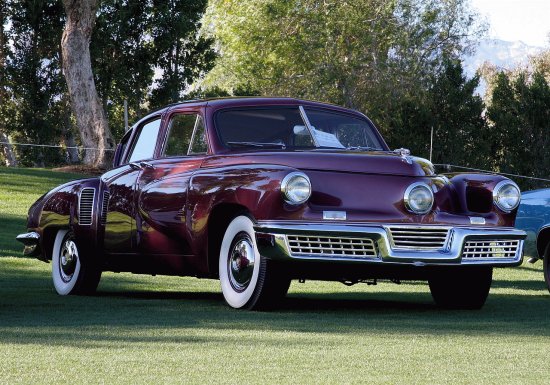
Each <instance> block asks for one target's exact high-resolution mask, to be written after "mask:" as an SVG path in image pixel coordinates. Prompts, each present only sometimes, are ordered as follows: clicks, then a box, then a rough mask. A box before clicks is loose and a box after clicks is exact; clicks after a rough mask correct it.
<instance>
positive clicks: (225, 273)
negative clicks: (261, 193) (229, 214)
mask: <svg viewBox="0 0 550 385" xmlns="http://www.w3.org/2000/svg"><path fill="white" fill-rule="evenodd" d="M218 268H219V273H220V283H221V288H222V293H223V297H224V298H225V301H226V302H227V304H228V305H229V306H231V307H233V308H235V309H251V310H252V309H254V310H256V309H268V308H272V307H274V306H275V305H276V304H277V303H278V300H280V299H281V298H282V297H284V296H285V295H286V293H287V291H288V287H289V286H290V278H288V276H287V275H286V274H285V272H284V271H283V270H282V268H281V266H278V265H276V264H275V263H274V262H273V261H271V260H268V259H266V258H264V257H262V256H261V255H260V253H259V252H258V247H257V245H256V236H255V233H254V224H253V222H252V220H251V219H250V218H249V217H247V216H245V215H239V216H237V217H236V218H234V219H233V220H232V221H231V222H230V223H229V225H228V226H227V229H226V230H225V234H224V236H223V239H222V242H221V247H220V256H219V266H218Z"/></svg>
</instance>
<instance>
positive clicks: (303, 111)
mask: <svg viewBox="0 0 550 385" xmlns="http://www.w3.org/2000/svg"><path fill="white" fill-rule="evenodd" d="M298 110H299V111H300V115H301V116H302V120H303V121H304V123H305V125H306V127H307V130H308V131H309V135H311V139H312V140H313V144H314V145H315V147H320V146H319V142H318V141H317V137H316V136H315V134H314V133H313V127H312V126H311V123H310V122H309V118H308V117H307V114H306V110H305V109H304V106H298Z"/></svg>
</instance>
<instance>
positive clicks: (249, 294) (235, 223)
mask: <svg viewBox="0 0 550 385" xmlns="http://www.w3.org/2000/svg"><path fill="white" fill-rule="evenodd" d="M242 232H245V233H247V234H248V235H249V236H250V239H251V240H252V243H253V246H254V253H255V262H254V270H253V272H252V278H251V279H250V283H249V285H248V287H247V288H246V289H245V290H243V291H242V292H238V291H236V290H235V289H234V288H233V286H232V285H231V282H230V280H229V272H228V258H229V252H230V249H231V245H232V243H233V240H234V239H235V237H236V236H237V235H238V234H239V233H242ZM260 258H261V256H260V253H259V252H258V247H257V245H256V237H255V235H254V224H253V222H252V220H251V219H250V218H249V217H247V216H244V215H240V216H238V217H236V218H235V219H233V220H232V221H231V223H229V225H228V226H227V229H226V230H225V234H224V236H223V239H222V244H221V247H220V256H219V266H218V268H219V272H220V284H221V288H222V293H223V297H224V298H225V301H226V302H227V303H228V304H229V306H231V307H233V308H235V309H240V308H243V307H246V306H247V304H248V303H249V302H250V300H251V299H252V298H253V296H254V292H255V291H256V287H257V284H258V277H259V273H260V263H261V260H260Z"/></svg>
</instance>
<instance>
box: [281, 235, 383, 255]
mask: <svg viewBox="0 0 550 385" xmlns="http://www.w3.org/2000/svg"><path fill="white" fill-rule="evenodd" d="M287 241H288V246H289V248H290V253H291V254H292V256H324V257H337V258H359V259H360V258H377V257H378V253H377V251H376V246H375V245H374V242H373V241H372V239H368V238H367V239H365V238H344V237H316V236H305V235H287Z"/></svg>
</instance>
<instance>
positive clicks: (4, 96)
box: [0, 1, 17, 167]
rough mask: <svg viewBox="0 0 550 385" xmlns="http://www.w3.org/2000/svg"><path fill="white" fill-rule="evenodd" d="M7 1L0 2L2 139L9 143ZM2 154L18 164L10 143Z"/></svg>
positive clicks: (10, 163)
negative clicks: (7, 123) (7, 122)
mask: <svg viewBox="0 0 550 385" xmlns="http://www.w3.org/2000/svg"><path fill="white" fill-rule="evenodd" d="M5 8H6V3H5V2H3V1H2V2H0V141H2V142H4V143H9V138H8V135H7V134H6V119H5V118H6V116H7V108H6V106H7V104H8V99H9V96H8V93H7V82H6V56H7V55H6V49H7V47H6V34H5V32H4V24H5V22H6V9H5ZM0 146H2V154H3V156H4V161H5V163H6V166H8V167H13V166H17V159H16V158H15V154H14V152H13V148H12V146H11V145H10V144H2V145H0Z"/></svg>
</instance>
